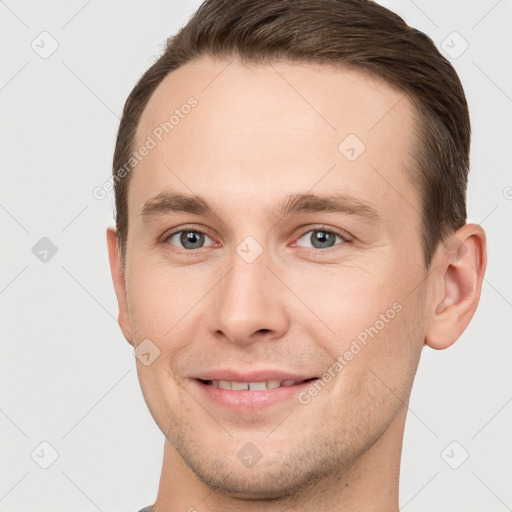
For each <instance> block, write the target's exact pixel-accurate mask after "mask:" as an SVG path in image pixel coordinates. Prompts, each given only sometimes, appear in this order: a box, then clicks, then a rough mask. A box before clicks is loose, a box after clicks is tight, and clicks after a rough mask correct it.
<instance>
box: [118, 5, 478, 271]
mask: <svg viewBox="0 0 512 512" xmlns="http://www.w3.org/2000/svg"><path fill="white" fill-rule="evenodd" d="M201 56H211V57H218V58H221V59H229V58H230V57H238V58H240V59H241V60H242V61H245V62H254V63H262V64H265V63H270V62H273V61H277V60H286V61H291V62H299V63H300V62H304V63H328V64H346V65H350V66H353V67H356V68H357V69H360V70H362V71H365V72H368V73H370V74H372V75H374V76H377V77H379V78H382V79H384V80H386V81H387V82H389V83H391V84H393V85H394V86H396V87H398V88H399V89H400V90H402V91H403V92H404V93H406V94H407V95H408V96H409V97H410V99H411V100H412V102H413V104H414V106H415V112H416V115H417V117H418V123H417V130H416V133H415V148H414V162H415V165H414V169H411V174H410V179H411V181H412V183H413V184H414V185H415V186H416V187H417V189H418V190H419V193H420V197H421V202H422V203H421V204H422V212H421V219H422V237H423V253H424V260H425V266H426V267H427V268H428V267H429V265H430V263H431V261H432V257H433V255H434V253H435V251H436V249H437V246H438V244H439V243H440V242H443V241H444V240H445V239H446V238H447V237H448V235H449V234H451V233H452V232H453V231H455V230H457V229H459V228H460V227H462V226H463V225H464V224H465V222H466V187H467V178H468V171H469V149H470V138H471V128H470V119H469V111H468V105H467V101H466V97H465V95H464V90H463V88H462V85H461V82H460V80H459V77H458V76H457V73H456V71H455V70H454V68H453V66H452V65H451V64H450V63H449V62H448V61H447V60H446V59H445V58H444V57H443V56H442V55H441V54H440V52H439V51H438V50H437V48H436V46H435V44H434V43H433V42H432V40H431V39H430V38H429V37H428V36H426V35H425V34H424V33H423V32H420V31H419V30H416V29H414V28H412V27H410V26H408V25H407V24H406V23H405V21H404V20H403V19H402V18H401V17H400V16H398V15H397V14H395V13H393V12H391V11H389V10H388V9H386V8H384V7H382V6H380V5H379V4H377V3H375V2H374V1H372V0H206V1H205V2H204V3H203V4H202V5H201V6H200V7H199V9H198V10H197V11H196V12H195V14H194V15H193V16H192V17H191V18H190V20H189V21H188V23H187V24H186V25H185V26H184V27H183V28H181V29H180V30H179V32H178V33H177V34H176V35H175V36H172V37H170V38H169V39H168V40H167V44H166V48H165V51H164V53H163V55H162V56H161V57H160V58H159V59H158V60H157V61H156V62H155V63H154V64H153V65H152V66H151V67H150V68H149V69H148V70H147V71H146V72H145V73H144V75H143V76H142V77H141V78H140V80H139V81H138V82H137V84H136V85H135V87H134V89H133V90H132V92H131V93H130V95H129V97H128V99H127V101H126V103H125V106H124V110H123V115H122V118H121V122H120V126H119V131H118V134H117V140H116V147H115V152H114V160H113V173H114V177H116V176H117V171H118V170H119V169H121V168H123V167H124V168H125V165H126V162H128V161H129V159H130V156H131V154H132V152H133V150H134V147H133V146H134V144H135V136H136V131H137V127H138V124H139V120H140V117H141V115H142V112H143V110H144V108H145V107H146V105H147V103H148V101H149V99H150V97H151V95H152V93H153V92H154V90H155V89H156V87H157V86H158V85H159V84H160V82H162V80H163V79H164V78H165V77H166V76H167V74H168V73H170V72H171V71H173V70H175V69H177V68H179V67H180V66H183V65H184V64H186V63H187V62H189V61H191V60H193V59H197V58H200V57H201ZM131 174H132V173H128V174H127V175H126V177H125V178H123V179H121V180H119V179H116V180H115V205H116V227H117V231H118V243H119V246H120V251H121V260H122V262H123V268H124V263H125V258H126V241H127V235H128V204H127V197H128V184H129V181H130V175H131Z"/></svg>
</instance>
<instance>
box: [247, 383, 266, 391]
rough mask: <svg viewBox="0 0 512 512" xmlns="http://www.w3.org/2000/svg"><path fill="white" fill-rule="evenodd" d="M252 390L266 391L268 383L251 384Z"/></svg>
mask: <svg viewBox="0 0 512 512" xmlns="http://www.w3.org/2000/svg"><path fill="white" fill-rule="evenodd" d="M249 389H250V390H257V391H264V390H265V389H268V388H267V383H266V382H249Z"/></svg>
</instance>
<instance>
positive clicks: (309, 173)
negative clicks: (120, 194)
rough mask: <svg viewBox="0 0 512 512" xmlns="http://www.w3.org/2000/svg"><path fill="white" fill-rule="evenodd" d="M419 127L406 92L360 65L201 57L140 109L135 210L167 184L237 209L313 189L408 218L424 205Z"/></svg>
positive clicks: (179, 71)
mask: <svg viewBox="0 0 512 512" xmlns="http://www.w3.org/2000/svg"><path fill="white" fill-rule="evenodd" d="M413 129H414V110H413V107H412V103H411V102H410V100H409V98H408V97H407V96H406V95H405V94H404V93H403V92H402V91H400V90H398V89H397V88H395V87H394V86H392V85H391V84H389V83H387V82H385V81H383V80H381V79H378V78H376V77H373V76H370V75H368V74H366V73H363V72H361V71H359V70H355V69H353V68H349V67H347V66H331V65H326V64H311V63H290V62H276V63H272V64H264V65H263V64H245V63H242V62H240V61H238V60H236V59H234V60H232V61H227V60H217V59H210V58H201V59H199V60H196V61H193V62H190V63H188V64H186V65H184V66H182V67H181V68H179V69H177V70H175V71H173V72H172V73H170V74H169V75H168V76H167V77H166V78H165V79H164V80H163V81H162V83H161V84H160V85H159V86H158V87H157V89H156V90H155V92H154V93H153V95H152V97H151V98H150V100H149V102H148V105H147V107H146V109H145V110H144V112H143V114H142V116H141V119H140V123H139V126H138V130H137V137H136V143H135V148H134V149H135V150H138V149H139V148H141V147H142V146H144V145H146V146H148V147H149V146H151V149H150V150H149V151H147V152H145V153H147V156H145V157H144V158H143V159H141V160H140V162H139V163H137V165H136V167H135V169H134V172H133V175H132V181H131V185H130V190H129V200H128V204H129V205H130V206H129V209H130V212H131V215H135V214H139V213H140V210H141V208H142V207H143V204H144V201H146V200H147V199H148V198H150V197H153V196H155V195H157V194H158V193H160V192H162V191H163V190H164V189H166V188H169V187H170V188H172V189H174V190H176V189H179V190H180V191H182V192H184V193H185V192H186V193H188V194H190V193H193V194H197V195H201V196H209V197H213V196H214V199H215V200H216V201H217V202H222V198H225V200H226V201H230V204H231V205H233V207H236V206H237V205H238V206H239V207H242V206H243V204H244V203H246V202H247V200H248V199H249V198H252V199H254V198H257V197H259V198H262V197H265V198H266V199H268V200H269V201H272V199H273V198H275V199H276V200H277V199H278V198H279V197H281V196H284V195H288V194H289V193H293V192H297V193H302V192H306V191H309V190H311V189H312V188H315V189H316V190H315V191H318V192H330V191H333V190H334V189H336V191H339V192H343V193H351V194H353V195H356V196H358V197H360V198H361V199H362V200H364V201H367V202H371V203H375V204H376V206H377V207H379V208H381V209H384V210H385V209H386V208H387V209H388V210H389V209H391V210H395V213H396V214H398V215H399V214H400V212H399V211H398V210H399V209H400V207H406V203H408V204H409V208H410V206H411V205H413V206H414V205H416V206H417V207H418V208H419V201H418V198H417V195H418V194H417V193H416V192H415V191H414V190H413V187H412V185H411V182H410V181H409V179H408V174H409V170H410V163H411V158H410V154H411V148H412V133H413ZM285 192H286V194H285ZM400 197H401V198H402V199H400V200H399V201H398V202H397V199H399V198H400ZM402 203H403V204H402ZM253 206H255V204H253ZM262 206H263V205H262ZM265 206H267V203H265Z"/></svg>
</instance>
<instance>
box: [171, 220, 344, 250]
mask: <svg viewBox="0 0 512 512" xmlns="http://www.w3.org/2000/svg"><path fill="white" fill-rule="evenodd" d="M187 231H188V232H192V233H201V234H203V235H205V236H207V237H208V238H210V239H211V238H212V237H211V236H210V235H208V233H205V232H204V231H202V230H200V229H197V228H194V227H193V226H190V227H189V226H184V227H181V228H180V229H178V230H176V231H172V232H171V233H168V234H166V235H164V237H163V243H164V244H168V245H172V244H170V243H168V240H169V239H170V238H171V237H173V236H174V235H178V234H180V233H183V232H187ZM314 231H322V232H324V233H330V234H333V235H337V236H338V237H339V238H341V240H342V243H340V244H337V245H345V244H347V243H350V242H351V241H352V239H351V238H350V237H349V235H348V234H347V233H345V232H343V231H339V230H337V229H334V228H330V227H327V226H316V227H314V228H312V229H308V230H307V231H304V232H303V233H302V234H301V235H300V236H299V237H298V238H297V240H300V239H301V238H303V237H304V236H305V235H307V234H308V233H311V232H314ZM294 246H295V242H294ZM302 248H303V249H307V250H308V251H310V252H311V251H312V252H317V253H325V252H330V251H332V250H335V247H328V248H325V249H317V248H315V247H302ZM200 249H207V247H199V248H198V249H181V248H178V249H172V250H173V251H175V252H185V253H190V254H193V253H194V252H196V251H199V250H200Z"/></svg>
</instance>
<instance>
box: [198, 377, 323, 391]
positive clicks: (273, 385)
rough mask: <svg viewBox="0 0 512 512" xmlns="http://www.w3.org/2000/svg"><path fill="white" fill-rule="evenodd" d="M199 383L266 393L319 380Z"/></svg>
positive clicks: (210, 381)
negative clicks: (269, 390) (266, 391)
mask: <svg viewBox="0 0 512 512" xmlns="http://www.w3.org/2000/svg"><path fill="white" fill-rule="evenodd" d="M198 380H199V382H201V383H203V384H206V385H207V386H211V387H213V388H221V389H229V390H232V391H265V390H268V389H277V388H284V387H291V386H296V385H298V384H303V383H305V382H310V381H313V380H318V379H317V378H316V377H312V378H311V379H305V380H289V379H288V380H265V381H260V382H235V381H230V380H203V379H198Z"/></svg>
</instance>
